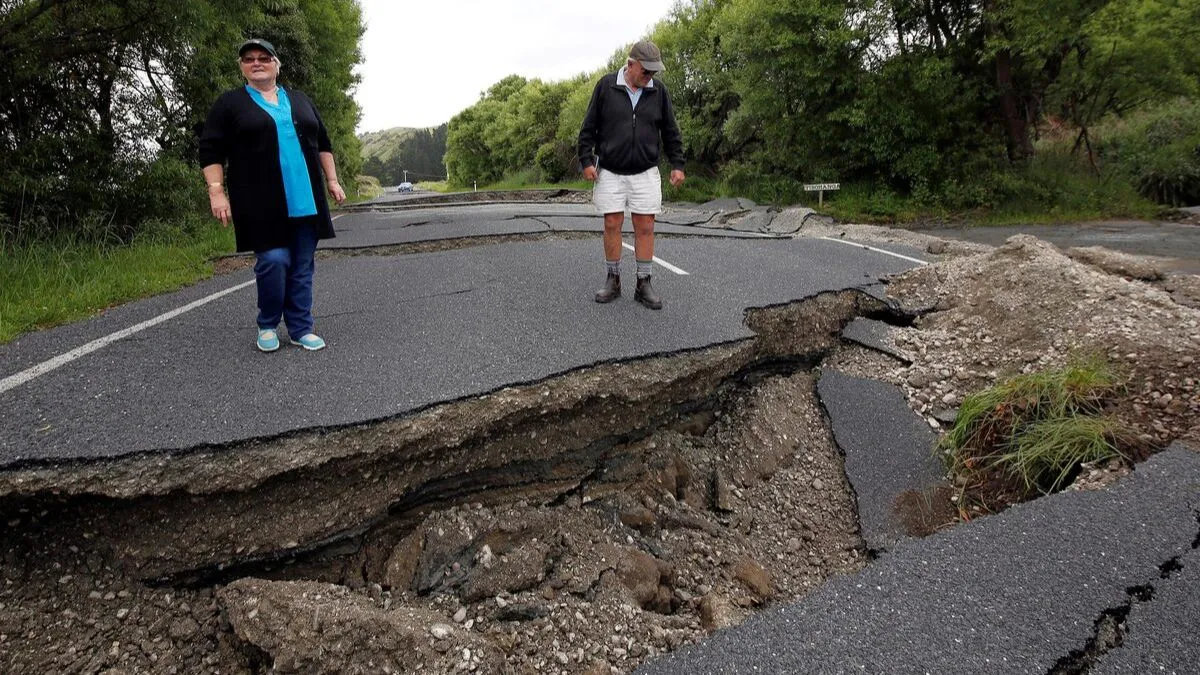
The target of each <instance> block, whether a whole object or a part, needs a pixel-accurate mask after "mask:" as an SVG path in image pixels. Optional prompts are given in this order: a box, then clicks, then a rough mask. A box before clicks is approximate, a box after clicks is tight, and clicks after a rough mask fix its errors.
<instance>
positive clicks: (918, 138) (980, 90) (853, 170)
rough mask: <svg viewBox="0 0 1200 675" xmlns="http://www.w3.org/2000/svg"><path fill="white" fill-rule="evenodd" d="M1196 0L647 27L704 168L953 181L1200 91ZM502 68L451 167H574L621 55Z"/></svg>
mask: <svg viewBox="0 0 1200 675" xmlns="http://www.w3.org/2000/svg"><path fill="white" fill-rule="evenodd" d="M1198 13H1200V3H1196V2H1193V1H1191V0H1065V1H1064V2H1054V3H1048V2H1045V1H1044V0H984V1H983V2H971V1H968V0H691V1H687V0H683V1H681V2H680V3H679V4H677V5H676V7H675V9H674V10H673V11H672V12H671V14H670V15H669V16H668V17H666V18H665V19H664V20H662V21H661V22H659V24H658V25H657V26H655V27H654V28H653V29H652V30H651V31H650V33H649V35H648V37H649V38H650V39H652V40H654V41H655V42H656V43H658V45H659V46H660V47H661V48H662V49H663V53H664V56H665V57H666V58H665V60H666V65H667V69H666V71H664V72H663V73H662V74H661V79H662V80H663V81H664V82H665V83H666V85H667V86H668V88H669V90H670V91H671V94H672V99H673V101H674V103H675V108H676V114H677V117H678V120H679V124H680V127H681V129H682V131H683V136H684V142H685V144H686V148H687V153H688V156H689V160H690V166H691V169H692V170H693V171H699V172H701V173H709V174H720V175H722V176H724V177H725V178H726V179H727V180H732V181H734V182H737V181H738V180H740V179H742V178H744V179H745V180H756V181H761V180H770V179H779V180H789V181H796V182H798V181H802V180H809V181H811V180H844V181H855V180H858V181H869V182H873V183H881V184H883V185H886V186H889V187H890V188H893V189H897V190H903V191H917V192H919V191H924V190H930V189H941V188H943V187H944V186H946V185H948V184H951V185H952V184H954V183H956V182H957V181H958V180H959V179H960V177H961V176H963V175H964V174H970V173H972V172H973V171H974V170H975V169H976V168H979V167H981V166H1000V165H1021V164H1022V163H1025V162H1028V161H1029V159H1030V158H1031V156H1032V155H1033V154H1034V152H1035V145H1036V142H1037V140H1038V138H1039V136H1040V134H1041V133H1043V130H1044V129H1046V128H1064V127H1066V128H1070V129H1072V130H1073V131H1072V133H1075V134H1077V136H1078V142H1077V145H1078V147H1079V148H1080V151H1081V152H1082V151H1086V152H1089V153H1090V152H1091V150H1092V148H1091V144H1090V142H1089V136H1088V129H1089V128H1090V127H1092V126H1093V125H1095V124H1096V123H1097V122H1098V121H1099V120H1101V119H1102V118H1105V117H1106V116H1110V115H1124V114H1128V113H1130V112H1132V111H1135V110H1139V109H1144V108H1146V107H1148V106H1156V105H1163V104H1166V103H1168V102H1170V101H1173V100H1175V99H1177V98H1179V97H1185V98H1186V97H1192V98H1194V97H1195V96H1197V94H1200V76H1198V70H1200V54H1198V53H1197V51H1198V50H1200V33H1198V31H1200V28H1198V26H1200V21H1197V18H1198V17H1197V14H1198ZM627 48H628V47H627V46H626V47H624V48H620V49H617V50H616V51H615V53H614V56H613V58H612V59H611V60H610V62H609V63H608V64H605V65H604V67H603V68H601V69H598V70H597V71H595V72H592V73H588V74H586V75H581V76H579V77H576V78H573V79H571V80H567V81H563V82H557V83H546V82H542V81H539V80H526V79H525V78H522V77H520V76H517V75H513V76H510V77H508V78H505V79H504V80H502V81H500V82H498V83H497V84H496V85H495V86H493V87H492V88H490V89H489V90H488V91H486V92H484V93H483V95H482V96H481V98H480V100H479V101H478V102H477V103H476V104H475V105H473V106H472V107H470V108H468V109H466V110H464V111H462V112H461V113H460V114H459V115H457V116H456V117H455V118H454V119H453V120H451V122H450V126H449V133H448V147H447V153H446V165H447V169H448V171H449V176H450V180H451V181H452V182H455V183H458V184H469V182H470V181H472V180H478V181H481V182H486V181H491V180H496V179H499V178H500V177H501V176H503V175H505V174H510V173H516V172H521V171H527V170H530V169H534V170H536V171H537V172H538V173H540V177H541V178H542V179H546V180H557V179H559V178H562V177H565V176H566V177H573V176H576V175H578V171H579V168H578V159H577V158H576V157H575V156H574V155H575V150H574V140H575V135H576V134H577V133H578V130H579V125H580V123H581V121H582V119H583V114H584V111H585V109H586V105H587V94H588V93H589V92H590V89H591V87H592V86H593V84H594V82H595V81H596V79H597V78H598V77H599V76H600V75H601V74H603V73H604V72H611V71H612V70H615V69H616V68H617V67H619V66H620V64H621V63H622V62H623V60H624V54H625V52H626V49H627Z"/></svg>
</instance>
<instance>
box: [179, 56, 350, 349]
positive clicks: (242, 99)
mask: <svg viewBox="0 0 1200 675" xmlns="http://www.w3.org/2000/svg"><path fill="white" fill-rule="evenodd" d="M238 60H239V61H240V62H241V67H242V77H244V78H246V86H245V87H241V88H238V89H234V90H231V91H227V92H225V93H224V94H222V95H221V96H220V98H218V99H217V101H216V103H214V104H213V107H212V110H210V111H209V113H208V120H207V121H206V122H205V124H204V131H203V132H202V133H201V135H200V166H202V167H204V180H205V181H207V182H208V201H209V205H210V206H211V207H212V214H213V216H214V217H216V218H217V219H219V220H220V221H221V225H222V226H227V225H228V224H229V222H230V220H231V219H232V221H233V226H234V231H235V233H236V235H237V250H239V251H254V255H255V257H256V262H255V265H254V274H255V277H256V280H257V286H258V339H257V344H258V348H259V349H260V350H262V351H264V352H273V351H275V350H276V349H279V334H278V332H277V329H278V327H279V320H280V318H282V319H283V320H284V323H285V324H286V325H287V331H288V338H289V340H290V341H291V342H292V344H295V345H299V346H301V347H303V348H305V349H307V350H309V351H316V350H318V349H323V348H324V347H325V341H324V340H322V339H321V338H320V337H318V336H317V335H316V334H315V333H313V318H312V276H313V257H314V255H315V253H316V249H317V240H318V239H327V238H330V237H332V236H334V234H333V221H332V220H331V219H330V217H329V204H328V202H327V201H326V200H325V189H326V188H328V190H329V194H330V195H331V196H332V197H333V198H334V199H335V200H336V201H337V202H338V203H339V204H340V203H342V202H343V201H344V200H345V199H346V193H345V192H344V191H343V190H342V186H341V185H340V184H338V180H337V167H336V165H335V164H334V160H333V146H332V145H331V144H330V142H329V135H328V134H327V133H326V131H325V124H324V123H323V122H322V121H321V116H320V115H318V114H317V109H316V108H315V107H313V104H312V101H310V100H309V98H308V97H307V96H305V95H304V94H302V93H300V92H298V91H294V90H285V89H284V88H283V87H281V86H279V85H278V84H277V82H276V80H277V79H278V77H279V69H280V62H279V55H278V54H277V53H276V52H275V47H274V46H273V45H272V44H271V43H270V42H267V41H266V40H260V39H253V40H247V41H246V42H244V43H242V46H241V47H240V48H239V49H238ZM226 165H228V189H229V196H228V197H226V195H225V184H224V183H225V181H224V180H223V179H224V178H225V177H226V170H225V166H226ZM322 173H324V180H322Z"/></svg>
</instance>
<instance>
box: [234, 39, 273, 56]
mask: <svg viewBox="0 0 1200 675" xmlns="http://www.w3.org/2000/svg"><path fill="white" fill-rule="evenodd" d="M247 49H261V50H263V51H264V52H266V53H268V54H270V55H271V56H274V57H275V58H279V54H276V53H275V45H273V44H271V43H270V42H267V41H266V40H263V39H260V38H250V39H249V40H246V41H245V42H243V43H242V46H241V47H238V56H241V55H242V54H245V53H246V50H247Z"/></svg>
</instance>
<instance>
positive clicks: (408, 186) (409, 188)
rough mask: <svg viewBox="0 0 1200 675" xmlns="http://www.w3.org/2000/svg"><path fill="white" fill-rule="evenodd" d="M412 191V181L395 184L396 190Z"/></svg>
mask: <svg viewBox="0 0 1200 675" xmlns="http://www.w3.org/2000/svg"><path fill="white" fill-rule="evenodd" d="M412 191H413V184H412V183H401V184H399V185H397V186H396V192H412Z"/></svg>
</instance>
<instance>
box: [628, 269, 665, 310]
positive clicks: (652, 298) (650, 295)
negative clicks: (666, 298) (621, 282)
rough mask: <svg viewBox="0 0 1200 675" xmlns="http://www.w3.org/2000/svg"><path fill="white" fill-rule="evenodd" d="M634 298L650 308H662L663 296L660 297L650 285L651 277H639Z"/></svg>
mask: <svg viewBox="0 0 1200 675" xmlns="http://www.w3.org/2000/svg"><path fill="white" fill-rule="evenodd" d="M633 299H634V300H637V301H638V302H640V303H642V304H643V305H645V306H647V307H649V308H650V309H662V298H660V297H658V294H657V293H655V292H654V288H653V287H652V286H650V277H638V280H637V290H636V291H634V292H633Z"/></svg>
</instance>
